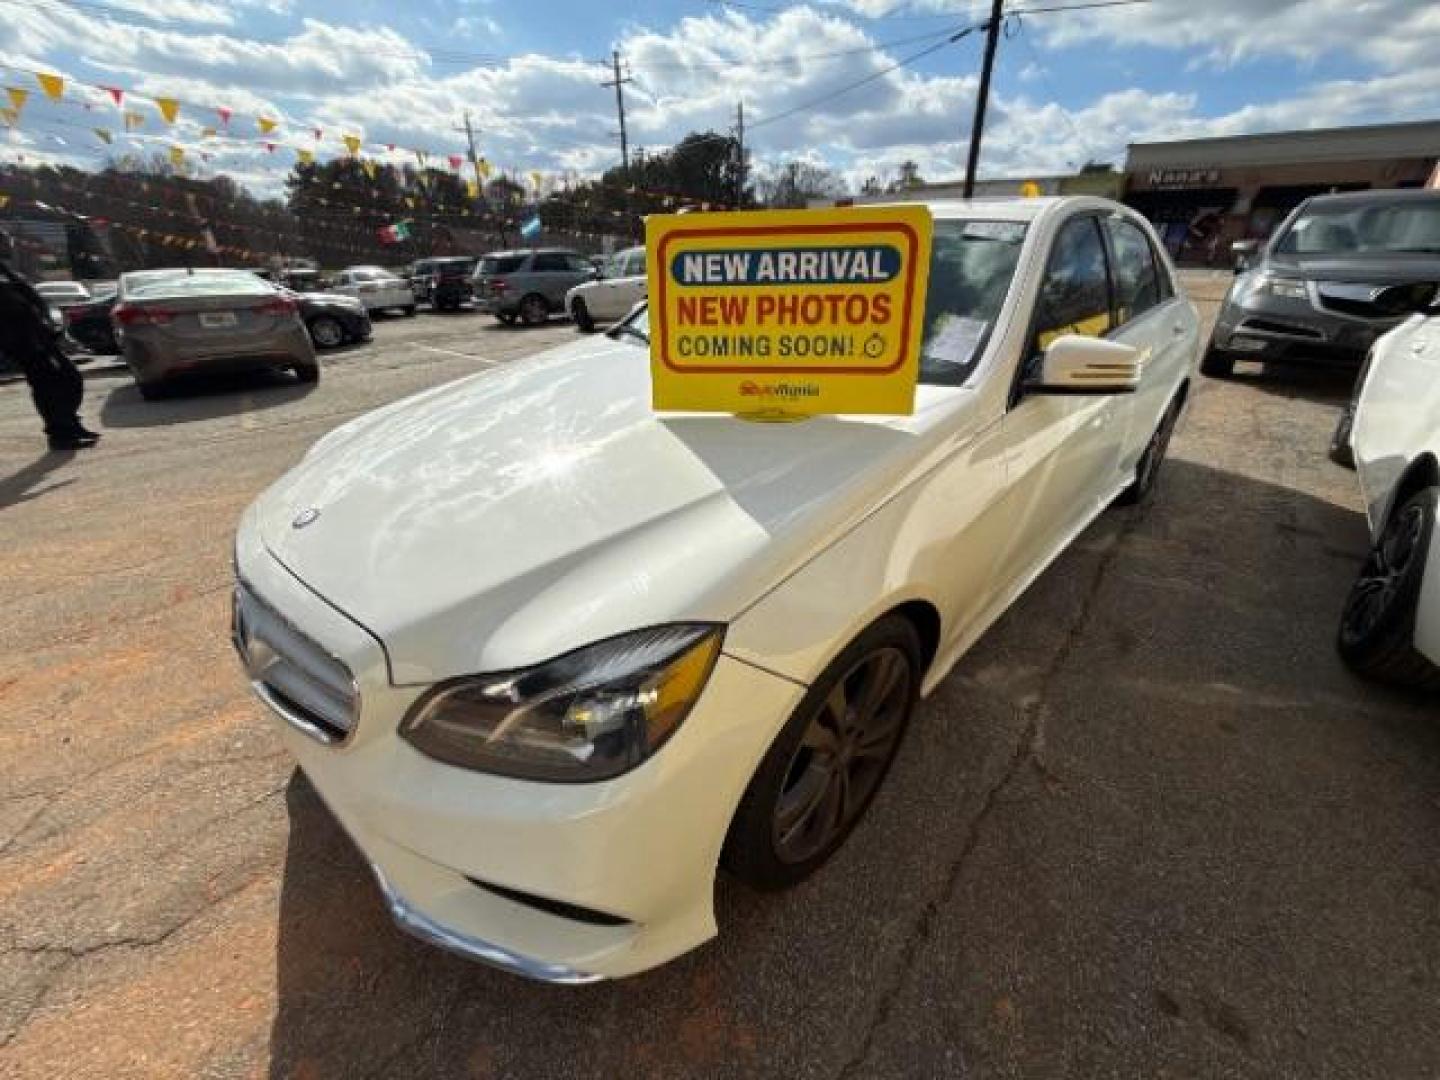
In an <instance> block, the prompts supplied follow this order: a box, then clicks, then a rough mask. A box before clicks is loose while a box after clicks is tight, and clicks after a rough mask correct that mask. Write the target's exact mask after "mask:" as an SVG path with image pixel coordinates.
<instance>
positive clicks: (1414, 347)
mask: <svg viewBox="0 0 1440 1080" xmlns="http://www.w3.org/2000/svg"><path fill="white" fill-rule="evenodd" d="M1428 344H1429V342H1426V341H1424V340H1420V341H1412V342H1410V351H1411V352H1424V351H1425V349H1426V347H1427V346H1428Z"/></svg>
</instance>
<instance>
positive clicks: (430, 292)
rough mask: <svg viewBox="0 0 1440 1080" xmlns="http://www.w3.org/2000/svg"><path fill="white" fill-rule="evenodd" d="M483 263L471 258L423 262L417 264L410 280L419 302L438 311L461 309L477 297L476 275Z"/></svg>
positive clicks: (454, 257)
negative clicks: (476, 265)
mask: <svg viewBox="0 0 1440 1080" xmlns="http://www.w3.org/2000/svg"><path fill="white" fill-rule="evenodd" d="M479 261H480V260H479V259H476V258H474V257H473V256H470V255H449V256H445V257H444V258H434V259H421V260H420V261H419V262H417V263H416V264H415V269H414V271H413V274H412V276H411V279H410V284H411V287H412V291H413V292H414V294H415V299H417V300H422V301H424V302H426V303H428V304H430V306H431V307H433V308H434V309H435V310H436V311H457V310H459V308H460V305H461V304H464V303H465V302H466V301H468V300H469V299H470V298H471V296H473V295H474V292H475V289H474V282H473V281H472V275H473V274H474V273H475V264H476V263H478V262H479Z"/></svg>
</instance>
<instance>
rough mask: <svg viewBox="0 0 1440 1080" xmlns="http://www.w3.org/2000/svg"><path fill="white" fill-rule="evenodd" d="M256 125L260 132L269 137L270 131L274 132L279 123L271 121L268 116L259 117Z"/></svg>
mask: <svg viewBox="0 0 1440 1080" xmlns="http://www.w3.org/2000/svg"><path fill="white" fill-rule="evenodd" d="M257 123H258V124H259V125H260V130H261V132H262V133H264V134H266V135H269V134H270V133H271V132H272V131H274V130H275V129H276V128H277V127H279V126H280V121H278V120H271V119H270V117H268V116H262V117H260V119H259V120H258V121H257Z"/></svg>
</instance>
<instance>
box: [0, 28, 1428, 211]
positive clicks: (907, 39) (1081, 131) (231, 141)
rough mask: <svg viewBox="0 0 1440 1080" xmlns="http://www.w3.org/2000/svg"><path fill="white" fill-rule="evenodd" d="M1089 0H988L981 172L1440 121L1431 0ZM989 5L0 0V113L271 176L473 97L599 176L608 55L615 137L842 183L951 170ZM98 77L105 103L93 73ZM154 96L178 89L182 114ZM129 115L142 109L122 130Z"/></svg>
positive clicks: (508, 138) (505, 144)
mask: <svg viewBox="0 0 1440 1080" xmlns="http://www.w3.org/2000/svg"><path fill="white" fill-rule="evenodd" d="M1088 2H1091V3H1093V2H1094V0H1088ZM1084 3H1087V0H1007V4H1006V7H1007V10H1010V11H1012V12H1013V13H1014V14H1013V15H1012V16H1011V17H1010V18H1009V19H1007V22H1006V37H1005V38H1004V39H1003V41H1002V43H1001V47H1000V57H999V61H998V65H997V69H996V77H995V82H994V95H993V97H992V107H993V112H992V118H991V126H990V127H988V128H987V135H986V143H985V154H984V158H983V163H982V168H981V172H982V175H989V176H1019V175H1026V174H1038V173H1049V172H1060V171H1067V170H1071V169H1074V168H1077V167H1078V166H1079V165H1081V164H1082V163H1084V162H1086V161H1090V160H1097V161H1113V162H1116V163H1117V164H1118V163H1121V162H1123V158H1124V152H1125V146H1126V144H1127V143H1128V142H1131V141H1137V140H1146V139H1171V138H1184V137H1189V136H1197V135H1206V134H1232V133H1240V132H1251V131H1266V130H1280V129H1288V128H1296V127H1323V126H1331V125H1343V124H1353V123H1367V122H1377V121H1391V120H1414V119H1427V118H1436V117H1440V65H1436V64H1435V63H1434V59H1435V58H1436V57H1440V0H1141V2H1130V3H1124V4H1118V5H1116V6H1112V7H1108V8H1087V9H1086V10H1075V11H1068V12H1065V11H1060V12H1056V11H1047V10H1043V9H1050V8H1057V7H1070V6H1078V5H1081V4H1084ZM988 6H989V5H988V2H984V3H982V2H980V0H974V2H972V0H827V2H814V0H812V2H809V3H789V2H788V0H754V2H748V0H747V2H745V3H741V2H739V0H737V2H735V3H733V4H726V3H721V2H717V0H626V2H625V3H623V4H610V3H604V2H597V0H524V2H521V0H405V2H403V3H402V2H399V0H346V2H343V3H341V2H339V0H0V83H3V84H4V85H5V86H13V87H16V88H19V89H22V90H29V91H30V93H29V98H28V100H27V101H26V103H25V105H24V107H23V109H22V110H21V113H20V116H19V119H18V123H17V124H16V125H15V126H13V127H12V128H10V129H9V130H8V131H6V130H5V129H4V128H3V127H0V161H14V160H16V158H17V157H20V156H23V157H24V158H25V160H27V161H45V160H51V159H60V160H65V161H70V162H72V163H78V164H83V165H86V166H97V165H99V164H101V163H102V162H103V161H104V159H105V156H106V155H107V154H108V155H116V154H118V153H122V152H125V151H126V150H127V149H130V148H134V149H143V150H149V151H152V152H155V151H158V152H168V150H169V148H170V147H172V146H179V147H181V148H182V149H183V150H184V151H185V153H186V161H187V164H188V165H192V166H194V167H197V168H200V169H201V170H203V171H205V172H223V173H228V174H230V175H233V176H235V177H236V178H237V179H239V180H240V181H241V182H243V183H246V184H248V185H250V186H252V187H254V188H257V189H260V190H268V191H273V190H275V189H276V188H277V187H278V184H279V180H280V178H281V177H282V176H283V175H284V173H285V171H286V170H287V169H288V168H289V167H290V165H291V164H292V163H293V162H294V161H295V160H296V156H297V154H298V153H299V152H301V151H305V152H309V153H314V154H315V155H317V156H318V157H322V158H323V157H329V156H333V155H337V154H342V153H345V152H346V147H345V144H344V142H343V138H344V136H346V135H349V136H352V137H359V138H360V139H362V140H363V147H364V149H363V153H365V154H366V155H367V156H374V157H377V158H380V159H386V158H389V159H393V160H401V159H405V158H407V156H408V157H409V159H410V160H413V155H411V152H412V151H413V150H415V149H420V150H424V151H425V152H427V153H428V154H429V155H430V156H431V159H432V161H436V162H440V163H443V162H444V160H445V159H446V158H447V157H448V155H450V154H453V153H457V152H460V151H462V150H463V148H464V138H463V136H462V135H460V134H458V133H457V132H456V131H455V130H454V128H455V126H456V125H457V124H458V123H459V122H460V120H461V117H462V114H463V113H464V112H465V110H466V109H469V110H470V112H471V115H472V117H473V119H474V122H475V125H476V127H477V129H478V142H479V149H480V152H481V153H482V154H483V155H484V156H485V157H486V158H487V159H488V160H489V161H491V162H493V163H495V164H496V165H497V166H498V167H502V168H508V169H513V170H515V171H516V172H517V173H518V174H520V175H528V174H529V173H530V172H531V171H532V170H540V171H542V172H544V173H546V174H550V175H556V174H560V173H562V172H564V171H576V172H579V173H588V172H594V171H598V170H600V169H603V168H605V167H608V166H609V165H611V164H613V163H614V162H615V161H616V160H617V159H618V149H617V142H616V138H615V128H616V122H615V101H614V96H613V91H610V90H606V89H604V88H602V87H601V86H600V85H599V84H600V82H601V81H602V80H604V79H605V78H607V77H608V60H609V55H610V52H611V50H612V49H619V50H620V53H621V55H622V57H623V59H624V65H625V72H626V74H627V75H628V76H629V77H630V78H632V79H633V82H632V83H630V84H629V85H627V86H626V88H625V90H626V94H627V104H628V110H629V111H628V121H629V128H630V140H631V145H632V146H638V147H644V148H646V149H647V150H658V149H662V148H664V147H665V146H667V145H669V144H670V143H672V142H673V141H675V140H676V139H677V138H679V137H680V136H681V135H683V134H684V133H685V132H686V131H689V130H693V129H701V130H705V129H711V130H727V129H728V128H729V127H730V125H731V124H733V122H734V115H735V105H736V102H737V101H739V100H741V99H743V100H744V102H745V111H746V119H747V127H748V136H749V137H748V142H749V143H750V145H751V146H752V148H753V150H754V152H755V159H756V163H757V165H759V166H760V167H762V168H763V167H765V166H766V165H773V164H774V163H776V162H780V161H783V160H787V159H790V158H795V157H800V158H805V159H809V160H814V161H817V162H824V163H826V164H829V165H831V166H833V167H834V168H836V169H837V170H839V171H840V172H842V173H843V174H844V175H845V177H846V178H847V179H848V180H849V181H850V182H852V183H855V182H858V181H859V180H860V179H862V178H863V177H865V176H866V175H869V174H872V173H878V174H882V175H883V174H886V173H887V172H891V171H893V169H894V167H895V166H896V165H897V164H898V163H899V162H901V161H903V160H905V159H907V158H909V159H913V160H915V161H916V162H918V163H919V164H920V166H921V172H922V174H923V175H924V176H925V177H926V178H927V179H947V178H951V177H954V176H956V175H957V174H958V173H959V172H960V171H961V169H962V168H963V162H964V154H965V142H964V140H965V138H966V137H967V134H968V130H969V126H970V116H971V111H972V109H973V105H974V93H975V87H976V83H977V81H978V79H977V72H978V70H979V65H980V53H981V35H980V34H976V33H972V34H970V35H969V36H967V37H964V38H962V39H961V40H959V41H957V42H954V43H951V44H944V45H941V44H940V43H942V42H945V41H946V39H947V38H948V37H949V36H951V35H953V34H954V33H956V32H957V31H958V30H960V29H962V28H964V27H968V26H973V25H975V24H976V23H977V22H978V21H979V19H980V17H981V15H980V10H979V9H980V8H982V7H983V8H987V9H988ZM1027 12H1028V14H1027ZM935 46H939V47H935ZM920 53H924V54H925V55H921V56H918V58H917V54H920ZM36 71H43V72H46V73H55V74H60V75H63V76H66V77H67V80H68V81H67V85H66V87H65V91H64V98H63V100H61V101H59V102H51V101H49V100H47V99H46V98H45V96H44V94H43V93H42V92H41V90H40V88H39V86H38V85H37V81H36V79H35V76H34V74H33V72H36ZM867 79H868V81H866V82H865V83H864V85H861V86H857V87H855V88H854V89H849V90H848V91H847V89H846V88H847V87H850V86H852V85H853V84H856V83H858V82H860V81H861V80H867ZM109 86H113V87H118V88H120V89H122V90H123V91H124V92H125V94H124V101H123V103H122V105H120V106H117V105H116V104H115V102H114V101H113V100H112V98H111V96H110V95H109V94H108V93H107V92H106V91H105V90H103V89H98V88H97V87H109ZM157 97H160V98H173V99H176V100H177V101H178V102H179V115H178V118H177V120H176V123H175V124H174V125H167V124H166V123H165V122H164V121H163V119H162V118H161V117H160V115H159V113H158V112H157V109H156V107H155V105H154V104H153V99H154V98H157ZM7 104H9V102H8V101H6V100H4V99H0V105H7ZM221 108H223V109H226V110H230V113H229V117H228V122H225V118H224V117H223V116H222V114H221V113H220V112H219V111H218V110H219V109H221ZM126 110H128V111H130V112H132V113H134V114H135V115H136V116H137V117H139V118H140V119H138V120H133V121H132V124H135V125H137V126H136V130H135V131H134V132H133V139H128V140H127V138H126V137H125V136H123V135H122V131H123V128H124V121H123V115H122V113H123V111H126ZM262 117H263V118H264V119H265V120H266V121H267V122H268V121H272V120H273V121H275V122H276V124H275V127H274V130H273V131H271V132H269V133H268V134H266V133H262V132H261V131H260V124H259V121H260V118H262ZM97 127H98V128H102V129H103V130H106V131H109V132H112V133H113V135H112V142H111V144H110V145H108V146H107V145H105V144H104V143H103V142H102V141H101V139H100V137H99V136H98V135H96V134H95V132H94V129H95V128H97ZM207 128H213V129H215V134H213V135H208V134H207V133H206V129H207ZM266 143H271V144H273V146H274V149H273V150H272V149H270V148H269V147H267V146H266V145H265V144H266ZM391 145H394V147H395V149H394V151H391V150H389V149H388V147H389V146H391ZM202 154H204V155H207V156H208V160H206V159H204V158H202V157H201V155H202Z"/></svg>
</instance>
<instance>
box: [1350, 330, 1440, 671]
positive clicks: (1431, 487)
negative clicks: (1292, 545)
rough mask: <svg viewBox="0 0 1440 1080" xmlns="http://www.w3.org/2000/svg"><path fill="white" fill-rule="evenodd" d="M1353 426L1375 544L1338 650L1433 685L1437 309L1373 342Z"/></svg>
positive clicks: (1437, 616) (1439, 604)
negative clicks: (1431, 313) (1427, 316)
mask: <svg viewBox="0 0 1440 1080" xmlns="http://www.w3.org/2000/svg"><path fill="white" fill-rule="evenodd" d="M1352 425H1353V426H1352V428H1351V431H1350V444H1351V448H1352V451H1353V453H1354V458H1355V467H1356V469H1357V470H1358V472H1359V474H1360V489H1361V491H1362V492H1363V494H1364V497H1365V514H1366V517H1367V518H1368V519H1369V522H1370V534H1371V538H1372V540H1373V545H1372V547H1371V549H1370V555H1369V557H1368V558H1367V559H1366V560H1365V565H1364V566H1363V567H1362V569H1361V571H1360V576H1359V577H1358V578H1357V579H1356V581H1355V584H1354V585H1353V586H1352V587H1351V590H1350V596H1349V598H1348V600H1347V601H1346V603H1345V611H1344V613H1343V615H1342V616H1341V620H1340V635H1339V649H1340V655H1341V657H1343V658H1344V660H1345V661H1346V663H1348V664H1349V665H1350V666H1351V667H1352V668H1354V669H1355V670H1356V671H1358V672H1360V673H1361V674H1364V675H1367V676H1371V677H1373V678H1378V679H1384V680H1386V681H1389V682H1396V683H1401V684H1404V685H1409V686H1417V687H1421V688H1425V689H1440V530H1437V529H1436V527H1435V517H1436V505H1437V503H1440V312H1437V313H1436V314H1434V315H1432V316H1431V317H1430V318H1426V317H1425V316H1423V315H1415V316H1413V317H1412V318H1411V319H1410V320H1409V321H1408V322H1404V323H1402V324H1401V325H1399V326H1397V327H1396V328H1395V329H1394V330H1392V331H1390V332H1389V333H1388V334H1386V335H1385V336H1384V337H1382V338H1380V339H1379V340H1378V341H1376V342H1375V345H1374V347H1373V349H1372V351H1371V354H1370V359H1369V360H1368V361H1367V363H1366V369H1365V376H1364V383H1363V385H1362V386H1361V389H1360V393H1359V397H1358V399H1357V403H1356V406H1355V416H1354V419H1353V422H1352Z"/></svg>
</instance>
